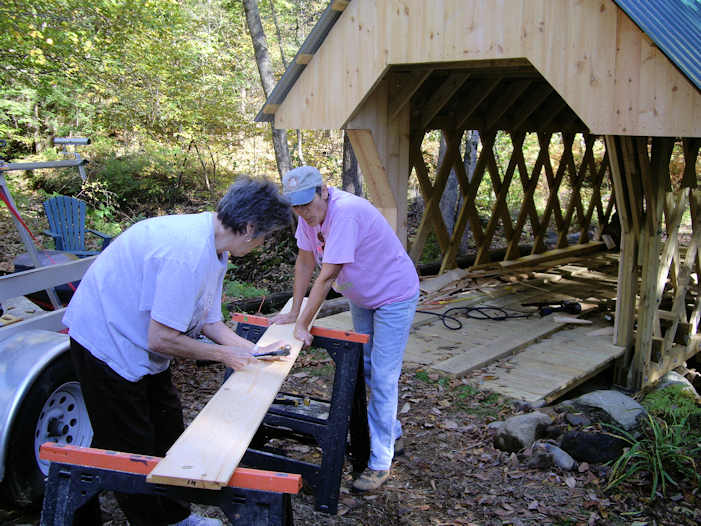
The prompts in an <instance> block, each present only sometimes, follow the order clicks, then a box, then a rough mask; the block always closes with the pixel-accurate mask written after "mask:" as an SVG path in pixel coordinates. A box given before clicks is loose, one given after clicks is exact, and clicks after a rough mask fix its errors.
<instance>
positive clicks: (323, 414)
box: [234, 314, 370, 514]
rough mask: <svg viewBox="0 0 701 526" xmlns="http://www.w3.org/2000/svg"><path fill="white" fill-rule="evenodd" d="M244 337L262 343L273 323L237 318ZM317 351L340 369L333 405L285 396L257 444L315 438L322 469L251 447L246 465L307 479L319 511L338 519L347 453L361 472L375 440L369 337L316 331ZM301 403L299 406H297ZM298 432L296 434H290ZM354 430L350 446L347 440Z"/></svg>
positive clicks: (266, 420)
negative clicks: (366, 361)
mask: <svg viewBox="0 0 701 526" xmlns="http://www.w3.org/2000/svg"><path fill="white" fill-rule="evenodd" d="M234 320H235V321H237V322H238V326H237V329H236V332H237V334H238V335H239V336H241V337H243V338H247V339H248V340H250V341H253V342H256V341H258V339H259V338H260V337H261V336H262V335H263V333H264V332H265V329H266V328H267V326H268V324H269V321H268V320H267V319H266V318H259V317H256V316H249V315H242V314H238V315H234ZM311 332H312V335H313V336H314V347H319V348H323V349H325V350H326V351H327V352H328V353H329V355H330V356H331V358H332V359H333V360H334V362H335V365H336V372H335V374H334V381H333V390H332V394H331V400H330V401H325V400H311V401H310V404H309V406H306V405H305V404H304V403H300V402H302V400H303V397H299V396H294V395H289V394H283V395H282V396H281V397H279V398H282V400H283V401H290V402H293V404H291V405H284V404H278V403H273V405H272V406H271V407H270V409H269V410H268V413H267V414H266V416H265V418H264V419H263V424H262V425H261V427H260V428H259V430H258V435H257V437H256V439H254V442H253V443H252V444H256V443H264V442H265V441H267V438H269V437H271V436H280V434H279V433H276V432H275V430H276V429H284V430H287V433H288V435H289V436H290V437H291V438H295V435H297V436H300V435H301V436H302V437H312V438H313V439H314V441H315V442H316V444H318V446H319V447H320V448H321V450H322V460H321V464H312V463H309V462H303V461H300V460H294V459H291V458H288V457H285V456H283V455H279V454H275V453H273V452H270V451H264V450H260V449H256V448H255V447H251V448H249V449H248V450H247V452H246V454H245V455H244V457H243V460H242V461H243V463H245V464H246V465H250V466H254V467H256V468H261V469H274V470H279V471H285V472H289V473H299V474H301V475H302V477H303V479H304V482H305V484H307V485H308V486H309V487H311V488H312V489H313V490H314V497H315V507H316V509H317V510H319V511H323V512H326V513H330V514H335V513H336V512H337V510H338V497H339V493H340V486H341V476H342V472H343V462H344V459H345V454H346V451H347V450H348V452H349V453H350V456H351V461H352V464H353V470H354V471H356V472H360V471H362V470H363V469H365V467H366V466H367V462H368V459H369V457H370V439H369V432H368V422H367V407H366V400H365V380H364V376H363V342H364V341H367V338H368V337H367V335H364V334H356V333H351V332H345V331H334V330H330V329H320V328H318V327H314V328H313V329H312V331H311ZM294 402H296V403H294ZM289 430H292V433H289ZM349 431H350V447H347V446H348V444H347V442H348V441H347V437H348V434H349Z"/></svg>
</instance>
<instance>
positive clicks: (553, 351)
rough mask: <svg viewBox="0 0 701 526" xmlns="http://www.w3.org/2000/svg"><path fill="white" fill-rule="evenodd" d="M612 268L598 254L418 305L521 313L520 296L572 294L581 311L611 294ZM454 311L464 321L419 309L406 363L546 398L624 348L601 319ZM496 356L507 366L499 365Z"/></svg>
mask: <svg viewBox="0 0 701 526" xmlns="http://www.w3.org/2000/svg"><path fill="white" fill-rule="evenodd" d="M616 271H617V259H616V255H612V254H610V253H602V254H599V255H597V256H595V257H593V258H586V259H584V258H581V259H577V260H575V261H568V262H566V263H564V264H560V265H557V266H555V267H554V268H547V269H542V272H541V273H535V274H533V275H534V276H535V277H534V278H533V279H528V280H523V281H519V282H515V283H508V284H501V285H498V286H492V287H483V288H480V289H475V290H469V291H466V292H464V293H462V294H461V295H459V296H455V297H451V298H449V302H446V303H441V304H437V305H436V304H434V305H423V306H422V305H420V306H419V310H428V309H431V311H432V312H437V313H440V312H445V311H447V310H448V309H450V308H454V307H476V306H485V305H489V306H495V307H502V308H507V309H513V310H514V311H521V312H524V311H529V309H528V308H526V307H523V306H521V304H522V303H528V302H538V301H561V300H575V299H576V300H578V301H579V302H580V303H581V304H582V306H583V310H584V314H586V312H588V311H591V310H593V309H594V308H596V307H597V306H598V305H599V304H600V302H602V301H610V300H612V299H613V298H615V296H616V282H617V279H616ZM531 310H532V309H531ZM458 318H459V320H460V321H461V322H462V324H463V326H462V328H460V329H458V330H450V329H448V328H446V327H444V326H443V324H442V322H441V321H440V319H439V318H438V317H437V316H434V315H430V314H423V313H420V312H419V313H417V314H416V318H415V319H414V323H413V325H412V331H411V334H410V337H409V342H408V344H407V348H406V351H405V353H404V361H405V363H407V364H413V365H421V366H424V367H425V368H427V369H431V370H434V371H437V372H440V373H443V374H450V375H455V376H466V375H470V376H473V377H474V378H476V379H478V380H479V381H480V383H481V386H482V387H484V388H487V389H490V390H493V391H496V392H499V393H501V394H504V395H506V396H510V397H514V398H520V399H523V400H528V401H534V400H537V399H541V398H542V399H545V400H546V401H550V400H553V399H554V398H557V397H558V396H560V395H562V394H564V393H565V392H567V391H568V390H570V389H572V388H574V387H576V386H577V385H579V384H580V383H582V382H584V381H586V380H587V379H588V378H591V377H592V376H594V375H595V374H597V373H598V372H600V371H601V370H603V369H604V368H605V367H607V366H608V365H609V364H610V363H611V361H612V360H614V359H616V358H617V357H618V356H620V355H621V354H622V353H623V349H622V348H620V347H616V346H614V345H613V344H612V339H613V336H612V335H611V334H608V335H601V334H600V333H601V332H602V329H603V328H605V327H606V325H601V324H599V325H597V324H594V325H586V326H574V325H570V324H562V323H557V322H556V321H555V316H553V315H550V316H545V317H542V318H541V317H540V316H539V315H537V314H535V315H534V316H531V317H528V318H510V319H507V320H503V321H496V320H476V319H469V318H465V317H464V316H462V315H459V316H458ZM316 324H317V325H319V326H322V327H329V328H333V329H344V330H347V329H349V328H351V327H352V321H351V315H350V313H349V312H342V313H339V314H335V315H333V316H329V317H326V318H322V319H319V320H317V322H316ZM597 331H598V332H597ZM590 333H594V335H590ZM502 362H503V363H505V364H506V365H500V364H502ZM485 368H487V371H482V370H483V369H485Z"/></svg>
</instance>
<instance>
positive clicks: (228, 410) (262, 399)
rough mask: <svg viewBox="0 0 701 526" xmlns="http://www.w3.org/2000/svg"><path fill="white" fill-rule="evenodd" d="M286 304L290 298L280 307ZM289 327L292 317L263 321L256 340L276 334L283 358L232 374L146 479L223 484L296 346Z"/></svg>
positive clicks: (207, 485) (282, 377)
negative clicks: (283, 322) (286, 353)
mask: <svg viewBox="0 0 701 526" xmlns="http://www.w3.org/2000/svg"><path fill="white" fill-rule="evenodd" d="M306 302H307V300H306V298H305V300H304V302H303V304H302V307H301V308H302V311H303V310H304V307H305V305H306ZM291 307H292V298H290V300H289V301H288V302H287V304H286V305H285V307H284V308H283V310H282V312H288V311H289V310H290V308H291ZM314 317H315V318H316V314H315V315H314ZM313 322H314V319H312V320H311V322H310V325H311V324H312V323H313ZM293 330H294V323H290V324H287V325H272V326H271V327H268V329H267V330H266V331H265V333H264V334H263V336H261V338H260V340H259V341H258V343H259V344H261V345H268V344H270V343H273V342H276V341H278V340H282V341H283V342H284V343H286V344H289V345H290V347H291V351H290V356H289V360H286V361H282V360H278V361H274V362H268V361H255V362H253V363H251V364H249V365H247V366H246V367H245V368H243V369H241V370H238V371H236V372H235V373H234V374H232V375H231V376H230V377H229V379H228V380H227V381H226V382H225V383H224V385H223V386H222V387H221V388H220V389H219V390H218V391H217V392H216V393H215V394H214V396H213V397H212V398H211V399H210V401H209V402H208V403H207V405H206V406H205V407H204V409H202V411H200V413H199V414H198V415H197V416H196V417H195V419H194V420H193V421H192V423H191V424H190V425H189V426H188V428H187V429H186V430H185V431H184V432H183V434H182V435H180V438H178V440H177V441H176V442H175V443H174V444H173V445H172V446H171V448H170V449H169V450H168V453H167V454H166V456H165V458H164V459H163V460H162V461H161V462H159V464H158V465H157V466H156V467H155V468H154V469H153V471H151V473H150V474H149V475H148V477H147V480H148V481H149V482H152V483H160V484H172V485H176V486H187V487H194V488H208V489H219V488H221V487H223V486H225V485H226V484H227V482H228V481H229V479H230V478H231V476H232V474H233V473H234V470H235V469H236V467H237V466H238V464H239V462H240V460H241V458H242V457H243V454H244V453H245V452H246V448H248V444H249V443H250V441H251V439H252V438H253V435H254V434H255V432H256V430H257V429H258V426H259V425H260V423H261V422H262V421H263V417H264V416H265V413H266V412H267V410H268V407H270V404H271V403H272V402H273V400H274V399H275V395H276V394H277V392H278V391H279V389H280V386H281V385H282V382H283V381H284V380H285V377H286V376H287V374H288V373H289V372H290V369H291V368H292V365H293V364H294V361H295V360H296V359H297V355H298V354H299V351H300V349H301V348H302V342H301V341H299V340H297V339H295V338H294V336H293V334H292V333H293Z"/></svg>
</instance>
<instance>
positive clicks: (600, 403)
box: [571, 390, 647, 431]
mask: <svg viewBox="0 0 701 526" xmlns="http://www.w3.org/2000/svg"><path fill="white" fill-rule="evenodd" d="M571 402H572V404H573V405H574V407H576V408H577V409H579V410H580V411H582V412H584V413H585V414H586V416H587V417H588V418H590V419H591V420H593V421H603V422H606V423H609V424H616V425H618V426H620V427H622V428H623V429H625V430H626V431H631V430H633V429H635V428H636V427H638V426H639V424H640V421H641V420H642V419H643V418H644V417H645V415H646V414H647V412H646V411H645V408H644V407H643V406H641V405H640V404H639V403H638V402H636V401H635V400H633V399H632V398H631V397H630V396H627V395H624V394H623V393H620V392H618V391H613V390H602V391H592V392H591V393H587V394H585V395H582V396H580V397H579V398H575V399H574V400H572V401H571Z"/></svg>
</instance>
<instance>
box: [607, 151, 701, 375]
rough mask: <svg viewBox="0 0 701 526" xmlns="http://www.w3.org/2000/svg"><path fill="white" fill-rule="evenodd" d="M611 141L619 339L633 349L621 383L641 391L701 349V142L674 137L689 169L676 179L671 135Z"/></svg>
mask: <svg viewBox="0 0 701 526" xmlns="http://www.w3.org/2000/svg"><path fill="white" fill-rule="evenodd" d="M606 141H607V149H608V151H609V154H610V156H611V160H612V171H613V179H614V185H615V188H616V192H617V208H618V211H619V215H620V220H621V228H622V239H621V259H620V263H619V280H618V281H619V282H618V287H619V289H618V297H617V305H616V326H617V328H616V338H617V343H619V344H621V345H625V346H626V347H627V348H628V352H627V354H626V356H625V360H624V363H623V364H622V367H621V368H620V371H621V375H620V378H619V380H620V381H621V382H625V383H627V384H628V385H629V386H630V387H634V388H639V387H642V386H644V385H647V384H650V383H652V382H654V381H655V380H657V379H658V378H659V377H660V376H662V375H664V374H665V373H666V372H667V371H669V370H671V369H672V368H674V367H676V366H678V365H680V364H681V363H683V362H684V361H685V360H687V359H688V358H689V357H691V356H692V355H693V354H695V353H696V352H697V351H698V343H699V337H698V335H697V331H698V325H699V317H700V316H701V301H700V299H699V293H698V292H699V277H700V276H701V273H700V271H701V259H700V258H699V243H700V242H701V191H700V190H698V189H697V178H698V172H699V171H698V169H697V163H698V151H699V143H700V142H701V141H699V140H698V139H684V140H683V141H676V148H677V149H681V151H682V153H683V162H684V167H683V172H682V177H681V179H680V180H675V181H673V180H672V178H671V176H670V161H671V159H672V153H673V151H674V149H675V140H674V139H671V138H653V139H648V138H647V137H607V139H606ZM687 213H688V214H689V215H688V216H687V217H688V218H690V221H691V235H690V239H689V240H688V243H686V242H685V243H681V242H680V226H681V225H682V222H683V220H684V217H685V214H687Z"/></svg>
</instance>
